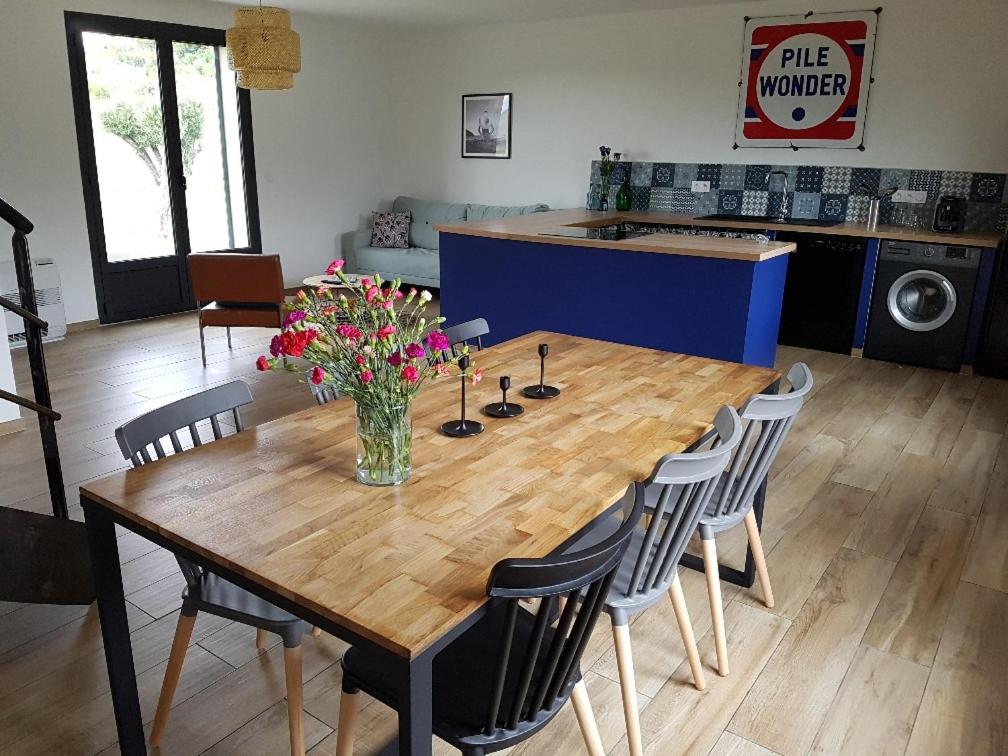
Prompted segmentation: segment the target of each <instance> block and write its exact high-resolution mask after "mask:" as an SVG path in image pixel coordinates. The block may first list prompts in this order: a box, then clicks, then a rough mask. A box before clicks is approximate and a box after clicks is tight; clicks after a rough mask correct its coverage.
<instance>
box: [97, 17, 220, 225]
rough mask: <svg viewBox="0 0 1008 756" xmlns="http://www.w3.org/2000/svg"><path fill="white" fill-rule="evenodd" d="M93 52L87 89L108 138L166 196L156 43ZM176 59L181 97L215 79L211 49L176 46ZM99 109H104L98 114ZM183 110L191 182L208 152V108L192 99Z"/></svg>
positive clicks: (116, 41) (120, 43)
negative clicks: (123, 147) (125, 149)
mask: <svg viewBox="0 0 1008 756" xmlns="http://www.w3.org/2000/svg"><path fill="white" fill-rule="evenodd" d="M92 52H94V53H95V54H94V56H93V57H91V56H89V60H88V63H89V66H88V83H89V89H90V93H91V100H92V108H93V109H96V110H97V111H98V112H97V113H96V115H97V116H98V120H99V121H100V123H101V125H102V126H103V127H104V129H105V130H106V131H107V132H108V133H109V134H112V135H114V136H116V137H118V138H119V139H121V140H123V141H124V142H125V143H126V144H128V145H129V146H130V147H132V148H133V151H134V152H135V153H136V155H137V157H138V158H139V159H140V160H141V161H142V162H143V164H144V165H145V166H146V167H147V170H148V171H149V172H150V175H151V177H152V178H153V179H154V183H155V184H156V185H157V186H158V187H160V188H161V189H162V191H164V192H165V193H167V167H166V162H165V155H164V150H165V137H164V124H163V119H162V108H161V98H160V88H159V86H158V84H157V82H158V70H157V57H156V54H155V51H154V47H153V45H152V43H151V42H150V40H144V39H133V38H129V37H115V38H112V39H111V40H110V41H109V43H108V44H105V45H103V46H102V47H101V48H100V49H94V50H89V53H92ZM173 58H174V65H175V80H176V84H177V86H176V89H177V90H178V91H179V93H180V94H181V93H182V92H183V91H185V90H186V87H185V86H184V84H185V82H186V81H187V80H191V79H192V78H194V77H196V78H202V77H207V76H215V75H216V71H215V65H214V64H215V60H214V52H213V48H212V47H209V46H207V45H188V44H176V45H175V47H174V56H173ZM98 103H103V105H102V106H99V107H98V108H95V106H96V104H98ZM178 110H179V112H178V117H179V134H180V137H181V142H182V170H183V174H184V175H185V177H186V178H188V177H189V176H191V175H192V169H193V163H194V162H195V160H196V157H197V155H199V153H200V150H201V149H202V147H203V132H204V124H205V119H206V113H205V107H204V105H203V103H201V102H198V101H196V100H192V99H180V100H179V108H178ZM163 207H164V208H166V209H165V211H164V213H163V215H162V236H165V237H167V236H168V227H169V226H168V211H167V208H168V207H169V203H168V202H167V198H166V201H165V203H164V205H163Z"/></svg>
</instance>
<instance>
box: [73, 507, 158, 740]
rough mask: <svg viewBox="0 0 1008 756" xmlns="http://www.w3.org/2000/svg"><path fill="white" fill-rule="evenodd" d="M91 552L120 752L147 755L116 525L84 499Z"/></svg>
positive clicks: (101, 509)
mask: <svg viewBox="0 0 1008 756" xmlns="http://www.w3.org/2000/svg"><path fill="white" fill-rule="evenodd" d="M81 504H82V505H83V507H84V518H85V521H86V523H87V532H88V544H89V546H90V549H91V569H92V571H93V572H94V582H95V589H96V590H97V592H98V613H99V618H100V620H101V630H102V640H103V641H104V643H105V662H106V664H107V665H108V676H109V688H110V690H111V694H112V708H113V709H114V710H115V719H116V730H117V732H118V733H119V750H120V752H121V753H122V754H124V756H134V754H146V753H147V744H146V742H145V741H144V730H143V718H142V717H141V714H140V698H139V696H138V695H137V686H136V672H135V670H134V668H133V648H132V646H131V644H130V635H129V623H128V622H127V621H126V597H125V596H124V595H123V584H122V572H121V571H120V569H119V547H118V544H117V543H116V534H115V525H114V523H113V521H112V518H111V517H110V516H109V514H108V512H107V511H105V510H104V509H103V508H102V507H99V506H96V505H94V504H91V503H90V502H89V501H88V500H87V499H85V498H83V497H82V498H81Z"/></svg>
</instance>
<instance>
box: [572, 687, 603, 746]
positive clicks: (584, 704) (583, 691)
mask: <svg viewBox="0 0 1008 756" xmlns="http://www.w3.org/2000/svg"><path fill="white" fill-rule="evenodd" d="M571 702H572V703H573V704H574V714H575V715H576V716H577V721H578V727H580V728H581V737H583V738H584V742H585V748H587V749H588V754H589V756H605V748H603V747H602V736H601V735H599V731H598V722H596V721H595V712H593V711H592V707H591V701H589V700H588V688H587V687H586V686H585V681H584V680H579V681H578V684H577V685H575V686H574V690H573V691H572V692H571Z"/></svg>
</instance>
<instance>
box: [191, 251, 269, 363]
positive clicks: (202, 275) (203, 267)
mask: <svg viewBox="0 0 1008 756" xmlns="http://www.w3.org/2000/svg"><path fill="white" fill-rule="evenodd" d="M188 259H189V280H190V281H191V282H192V289H193V296H194V297H195V298H196V305H197V307H199V330H200V352H201V353H202V355H203V364H204V365H206V342H205V340H204V338H203V329H204V328H206V327H207V326H218V327H223V328H226V329H227V338H228V348H229V349H230V348H231V329H232V328H234V327H246V328H248V327H252V328H277V329H279V328H280V327H281V325H282V322H283V314H282V313H281V309H280V307H281V305H282V304H283V301H284V283H283V271H282V270H281V268H280V256H279V255H253V254H242V253H236V252H197V253H193V254H191V255H189V258H188Z"/></svg>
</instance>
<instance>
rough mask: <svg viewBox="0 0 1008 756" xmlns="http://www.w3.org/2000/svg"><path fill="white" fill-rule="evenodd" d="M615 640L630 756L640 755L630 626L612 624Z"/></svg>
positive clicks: (635, 682) (641, 749) (640, 747)
mask: <svg viewBox="0 0 1008 756" xmlns="http://www.w3.org/2000/svg"><path fill="white" fill-rule="evenodd" d="M612 631H613V640H614V641H615V642H616V666H617V667H618V668H619V679H620V690H621V692H622V694H623V716H624V718H625V719H626V728H627V742H628V743H629V744H630V756H642V755H643V753H644V746H643V744H642V743H641V732H640V712H639V711H638V708H637V681H636V679H635V677H634V668H633V653H632V652H631V650H630V626H629V625H613V628H612Z"/></svg>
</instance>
